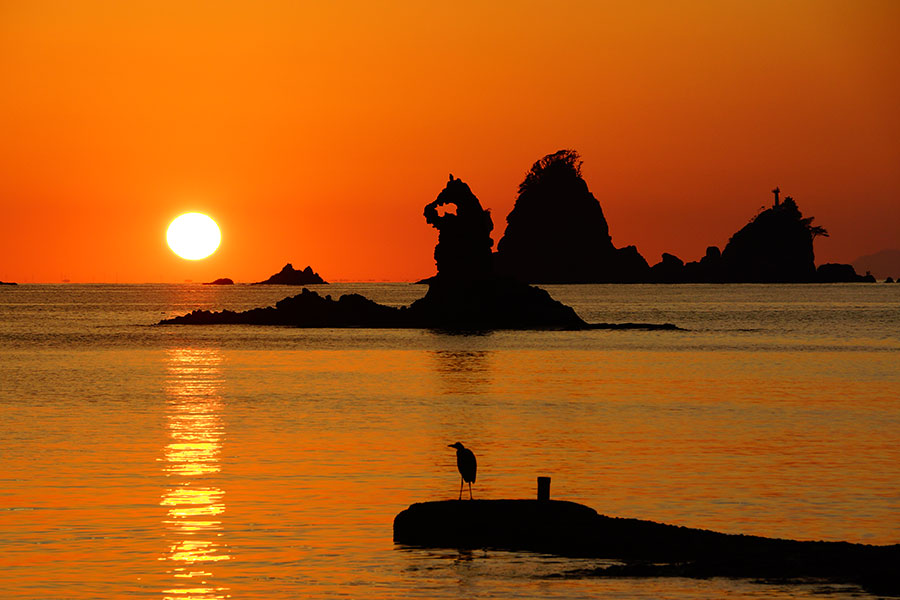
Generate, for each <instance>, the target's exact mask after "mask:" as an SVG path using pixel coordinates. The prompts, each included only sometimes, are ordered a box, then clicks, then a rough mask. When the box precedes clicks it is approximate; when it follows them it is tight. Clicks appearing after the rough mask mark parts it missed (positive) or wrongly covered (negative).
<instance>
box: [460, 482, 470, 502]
mask: <svg viewBox="0 0 900 600" xmlns="http://www.w3.org/2000/svg"><path fill="white" fill-rule="evenodd" d="M462 490H463V478H462V477H460V478H459V499H460V500H462ZM469 493H470V494H471V493H472V492H471V491H470V492H469Z"/></svg>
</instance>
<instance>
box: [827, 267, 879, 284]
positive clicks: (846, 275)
mask: <svg viewBox="0 0 900 600" xmlns="http://www.w3.org/2000/svg"><path fill="white" fill-rule="evenodd" d="M816 282H817V283H853V282H859V283H875V278H874V277H873V276H872V274H871V273H866V274H865V275H857V274H856V270H855V269H854V268H853V265H842V264H838V263H825V264H824V265H819V267H818V268H817V269H816Z"/></svg>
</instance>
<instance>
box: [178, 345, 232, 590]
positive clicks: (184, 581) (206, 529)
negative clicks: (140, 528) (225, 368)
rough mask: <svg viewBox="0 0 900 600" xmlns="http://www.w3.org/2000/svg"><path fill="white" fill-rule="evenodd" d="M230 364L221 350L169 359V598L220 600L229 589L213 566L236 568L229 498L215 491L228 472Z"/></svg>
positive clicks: (198, 350) (185, 351)
mask: <svg viewBox="0 0 900 600" xmlns="http://www.w3.org/2000/svg"><path fill="white" fill-rule="evenodd" d="M221 362H222V357H221V355H220V354H219V352H218V351H217V350H215V349H209V348H179V349H173V350H170V351H169V352H168V354H167V363H166V370H167V378H166V405H167V415H166V416H167V421H168V429H169V439H170V442H169V444H167V445H166V447H165V448H164V449H163V455H164V458H163V459H161V460H162V462H163V467H162V470H163V472H164V473H165V474H166V477H167V479H168V480H169V483H168V485H167V488H166V491H165V493H164V494H163V496H162V499H161V501H160V505H161V506H163V507H165V508H166V510H167V513H166V517H165V519H164V520H163V525H164V527H165V534H164V535H165V538H166V540H167V542H168V549H167V552H166V555H165V556H163V557H161V558H160V560H161V561H165V562H166V574H167V575H168V576H170V577H171V578H172V579H173V581H172V583H171V584H170V585H168V587H167V589H165V590H163V598H165V599H169V598H178V599H180V600H201V599H203V600H213V599H219V598H226V597H227V592H228V589H227V588H224V587H220V586H216V585H215V584H214V582H213V580H214V578H215V576H214V573H213V572H212V568H211V567H212V565H213V564H215V563H217V562H219V561H224V560H229V559H230V558H231V556H230V555H229V551H228V547H227V545H226V544H224V543H223V542H222V539H221V538H222V535H223V527H222V521H221V515H222V514H223V513H224V512H225V491H224V490H222V489H221V488H219V487H217V486H215V485H212V484H213V483H215V482H216V475H217V474H218V473H219V472H220V471H221V464H220V457H219V455H220V453H221V449H222V442H223V440H224V437H225V430H224V425H223V423H222V419H221V412H222V398H221V395H220V388H221V384H222V370H221Z"/></svg>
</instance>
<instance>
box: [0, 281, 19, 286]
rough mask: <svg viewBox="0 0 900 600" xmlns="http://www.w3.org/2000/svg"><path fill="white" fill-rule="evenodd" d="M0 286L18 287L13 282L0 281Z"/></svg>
mask: <svg viewBox="0 0 900 600" xmlns="http://www.w3.org/2000/svg"><path fill="white" fill-rule="evenodd" d="M0 285H19V284H18V283H16V282H14V281H0Z"/></svg>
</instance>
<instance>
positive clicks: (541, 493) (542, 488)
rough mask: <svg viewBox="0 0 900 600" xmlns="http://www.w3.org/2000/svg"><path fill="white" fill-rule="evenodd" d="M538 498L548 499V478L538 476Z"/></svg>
mask: <svg viewBox="0 0 900 600" xmlns="http://www.w3.org/2000/svg"><path fill="white" fill-rule="evenodd" d="M537 479H538V498H537V499H538V500H541V501H547V500H550V478H549V477H538V478H537Z"/></svg>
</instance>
